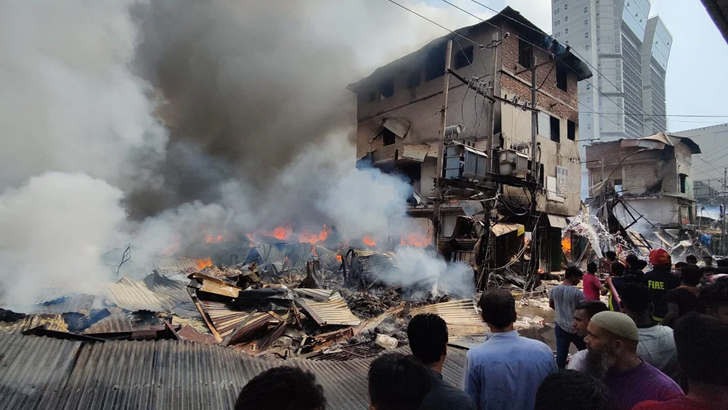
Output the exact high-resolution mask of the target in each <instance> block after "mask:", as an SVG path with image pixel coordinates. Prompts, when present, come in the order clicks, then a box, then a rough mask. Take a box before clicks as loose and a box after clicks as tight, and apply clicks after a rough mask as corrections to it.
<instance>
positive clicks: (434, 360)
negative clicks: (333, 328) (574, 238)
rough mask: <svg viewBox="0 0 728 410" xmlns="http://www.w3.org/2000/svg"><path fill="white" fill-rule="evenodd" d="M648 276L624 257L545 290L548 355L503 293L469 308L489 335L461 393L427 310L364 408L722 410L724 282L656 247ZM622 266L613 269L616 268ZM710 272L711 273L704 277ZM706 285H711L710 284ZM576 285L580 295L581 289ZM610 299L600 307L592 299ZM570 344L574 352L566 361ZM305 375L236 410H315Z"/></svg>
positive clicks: (443, 338)
mask: <svg viewBox="0 0 728 410" xmlns="http://www.w3.org/2000/svg"><path fill="white" fill-rule="evenodd" d="M649 262H650V264H651V265H652V270H650V271H649V272H646V273H645V272H644V269H645V268H646V267H647V263H646V262H644V261H641V260H640V259H639V258H637V257H636V256H634V255H630V256H628V257H627V258H626V259H625V261H624V263H623V262H621V261H619V260H617V259H616V255H614V256H613V257H612V255H609V257H608V258H607V261H605V262H603V263H602V264H601V266H602V268H603V269H606V267H608V269H609V272H610V274H611V275H610V277H609V278H607V279H606V280H605V281H604V282H602V281H601V279H600V278H599V277H598V276H597V275H598V270H599V266H598V265H597V264H596V263H592V264H589V265H588V266H587V273H586V274H582V272H581V270H580V269H578V268H576V267H570V268H568V269H567V270H566V272H565V275H564V281H563V283H561V284H560V285H558V286H556V287H554V288H552V289H551V291H550V293H549V300H550V306H551V308H553V309H554V310H555V313H556V320H555V324H554V327H555V337H556V355H554V352H553V351H552V349H551V348H550V347H548V346H547V345H546V344H545V343H542V342H540V341H537V340H534V339H529V338H526V337H521V336H520V335H519V334H518V332H517V331H516V330H515V329H514V322H515V321H516V303H515V299H514V297H513V295H512V294H511V293H510V292H509V291H507V290H504V289H491V290H488V291H486V292H484V293H483V294H482V296H481V297H480V300H479V302H478V305H479V308H480V310H481V315H482V319H483V321H484V322H485V324H486V325H487V326H488V328H489V329H490V335H489V336H488V337H487V339H486V341H485V342H484V343H482V344H480V345H479V346H476V347H474V348H472V349H470V350H469V351H468V353H467V359H466V363H465V369H464V377H463V383H462V389H460V388H458V387H456V386H451V385H450V384H448V383H447V382H446V381H444V380H443V377H442V374H441V373H442V368H443V364H444V363H445V361H446V360H447V353H448V347H447V344H448V330H447V324H446V323H445V321H444V320H443V319H442V318H440V317H439V316H437V315H434V314H423V315H417V316H415V317H413V318H412V319H411V321H410V323H409V325H408V329H407V335H408V339H409V345H410V349H411V351H412V355H403V354H399V353H390V354H384V355H382V356H379V357H378V358H376V359H375V360H374V361H373V362H372V363H371V365H370V368H369V373H368V387H369V400H370V409H371V410H417V409H422V410H434V409H454V410H460V409H462V410H471V409H478V410H718V409H721V410H726V409H728V278H719V279H716V278H709V277H706V274H709V273H711V271H709V270H706V269H704V268H703V269H701V268H699V267H698V266H697V258H691V259H688V260H687V261H686V263H685V264H682V265H680V266H678V267H677V268H678V269H677V271H675V270H674V267H673V265H672V263H671V258H670V255H669V254H668V253H667V252H665V251H663V250H656V251H653V252H652V253H651V254H650V260H649ZM620 266H621V267H620ZM713 273H714V272H713ZM713 279H714V280H713ZM582 280H583V282H584V283H583V289H581V288H579V287H578V285H579V283H580V282H581V281H582ZM600 294H601V295H606V294H609V304H608V305H607V304H605V303H603V302H601V301H600ZM572 344H573V345H574V347H575V349H576V350H578V352H577V353H575V354H573V355H572V356H571V358H569V349H571V345H572ZM325 408H326V399H325V396H324V393H323V388H322V387H321V386H320V385H319V384H317V382H316V379H315V376H314V375H313V374H312V373H310V372H307V371H303V370H301V369H298V368H295V367H279V368H275V369H271V370H268V371H266V372H263V373H261V374H260V375H258V376H257V377H255V378H254V379H252V380H251V381H250V382H249V383H248V384H247V385H246V386H245V387H244V388H243V389H242V391H241V393H240V395H239V397H238V400H237V402H236V406H235V409H236V410H258V409H288V410H323V409H325Z"/></svg>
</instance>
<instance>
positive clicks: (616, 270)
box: [612, 262, 624, 276]
mask: <svg viewBox="0 0 728 410" xmlns="http://www.w3.org/2000/svg"><path fill="white" fill-rule="evenodd" d="M623 274H624V265H622V264H621V263H619V262H614V263H613V264H612V275H613V276H622V275H623Z"/></svg>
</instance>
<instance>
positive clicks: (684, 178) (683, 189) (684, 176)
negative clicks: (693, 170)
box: [680, 174, 688, 194]
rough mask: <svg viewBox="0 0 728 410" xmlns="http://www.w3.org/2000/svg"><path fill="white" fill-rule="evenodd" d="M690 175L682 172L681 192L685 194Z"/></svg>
mask: <svg viewBox="0 0 728 410" xmlns="http://www.w3.org/2000/svg"><path fill="white" fill-rule="evenodd" d="M687 184H688V176H687V174H680V193H681V194H684V193H686V192H687Z"/></svg>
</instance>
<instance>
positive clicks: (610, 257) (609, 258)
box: [602, 251, 617, 273]
mask: <svg viewBox="0 0 728 410" xmlns="http://www.w3.org/2000/svg"><path fill="white" fill-rule="evenodd" d="M614 262H617V254H616V253H615V252H614V251H606V252H604V258H602V272H607V273H609V272H611V270H612V264H613V263H614Z"/></svg>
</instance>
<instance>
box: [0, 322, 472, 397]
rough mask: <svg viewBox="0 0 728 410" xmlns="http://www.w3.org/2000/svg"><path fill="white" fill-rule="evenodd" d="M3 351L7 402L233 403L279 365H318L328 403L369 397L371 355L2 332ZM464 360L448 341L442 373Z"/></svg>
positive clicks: (456, 370) (453, 377) (2, 391)
mask: <svg viewBox="0 0 728 410" xmlns="http://www.w3.org/2000/svg"><path fill="white" fill-rule="evenodd" d="M0 351H1V352H4V353H5V354H4V355H0V368H2V369H3V371H2V372H0V408H2V409H14V410H40V409H49V408H53V409H102V408H103V409H105V410H132V409H134V410H137V409H138V410H193V409H194V410H198V409H219V410H231V409H233V406H234V402H235V399H236V397H237V395H238V393H239V392H240V390H241V389H242V387H243V386H244V385H245V383H247V382H248V381H249V380H250V379H252V378H253V377H255V376H256V375H258V374H259V373H260V372H262V371H264V370H267V369H270V368H273V367H277V366H281V365H288V366H297V367H301V368H303V369H306V370H309V371H311V372H313V373H314V374H315V375H316V379H317V381H318V382H319V383H320V384H321V385H322V386H323V388H324V394H325V395H326V398H327V401H328V405H327V408H328V409H330V410H349V409H352V410H353V409H364V408H367V407H368V405H369V397H368V393H367V371H368V369H369V363H370V362H371V359H361V360H350V361H346V362H337V361H310V360H301V359H292V360H287V361H274V360H266V359H261V358H253V357H249V356H246V355H244V354H242V353H239V352H236V351H235V350H232V349H228V348H224V347H220V346H210V345H202V344H198V343H186V342H178V341H169V340H165V341H113V342H106V343H82V342H77V341H68V340H56V339H50V338H47V337H37V336H23V335H15V334H12V335H11V334H3V333H0ZM398 351H399V352H402V353H407V351H406V350H398ZM464 362H465V354H464V352H463V351H460V350H458V349H450V350H449V351H448V358H447V360H446V361H445V366H444V368H443V377H444V378H445V380H446V381H448V382H449V383H451V384H452V385H454V386H460V384H461V382H462V371H463V370H462V369H463V364H464Z"/></svg>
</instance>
